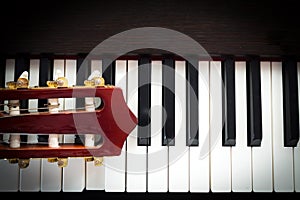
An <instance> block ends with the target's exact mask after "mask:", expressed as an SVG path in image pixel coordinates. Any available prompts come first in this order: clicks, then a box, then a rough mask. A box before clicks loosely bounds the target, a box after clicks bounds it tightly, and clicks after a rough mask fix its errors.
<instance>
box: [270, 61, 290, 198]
mask: <svg viewBox="0 0 300 200" xmlns="http://www.w3.org/2000/svg"><path fill="white" fill-rule="evenodd" d="M272 118H273V156H274V157H273V159H274V160H273V169H274V190H275V192H291V191H294V178H293V176H294V173H293V171H294V169H293V148H292V147H284V140H283V91H282V63H281V62H272Z"/></svg>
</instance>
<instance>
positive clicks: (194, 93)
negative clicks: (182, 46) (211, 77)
mask: <svg viewBox="0 0 300 200" xmlns="http://www.w3.org/2000/svg"><path fill="white" fill-rule="evenodd" d="M186 63H187V64H186V79H187V85H186V96H187V104H186V106H187V107H186V111H187V113H186V115H187V117H186V125H187V126H186V129H187V137H186V139H187V146H198V145H199V141H198V140H199V130H198V127H199V115H198V114H199V111H198V109H199V104H198V62H197V61H195V62H194V63H190V62H186Z"/></svg>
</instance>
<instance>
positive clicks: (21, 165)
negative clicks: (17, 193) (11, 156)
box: [18, 159, 30, 169]
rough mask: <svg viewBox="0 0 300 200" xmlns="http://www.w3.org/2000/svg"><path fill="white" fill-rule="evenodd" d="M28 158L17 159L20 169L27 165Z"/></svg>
mask: <svg viewBox="0 0 300 200" xmlns="http://www.w3.org/2000/svg"><path fill="white" fill-rule="evenodd" d="M29 163H30V159H19V161H18V165H19V167H20V168H21V169H25V168H27V167H28V166H29Z"/></svg>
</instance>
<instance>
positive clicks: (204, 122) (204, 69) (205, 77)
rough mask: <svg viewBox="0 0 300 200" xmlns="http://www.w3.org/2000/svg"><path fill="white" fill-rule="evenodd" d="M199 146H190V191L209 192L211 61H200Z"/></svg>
mask: <svg viewBox="0 0 300 200" xmlns="http://www.w3.org/2000/svg"><path fill="white" fill-rule="evenodd" d="M198 96H199V99H198V101H199V146H194V147H190V192H209V190H210V185H209V142H208V140H207V138H208V137H209V62H208V61H199V78H198Z"/></svg>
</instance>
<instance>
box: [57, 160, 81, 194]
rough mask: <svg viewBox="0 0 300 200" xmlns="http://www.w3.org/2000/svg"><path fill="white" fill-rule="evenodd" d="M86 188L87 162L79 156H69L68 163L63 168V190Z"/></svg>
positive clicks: (71, 190) (74, 190) (70, 190)
mask: <svg viewBox="0 0 300 200" xmlns="http://www.w3.org/2000/svg"><path fill="white" fill-rule="evenodd" d="M84 188H85V163H84V159H83V158H81V157H79V158H76V157H70V158H68V165H67V166H66V167H64V168H63V182H62V191H63V192H82V191H83V190H84Z"/></svg>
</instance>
